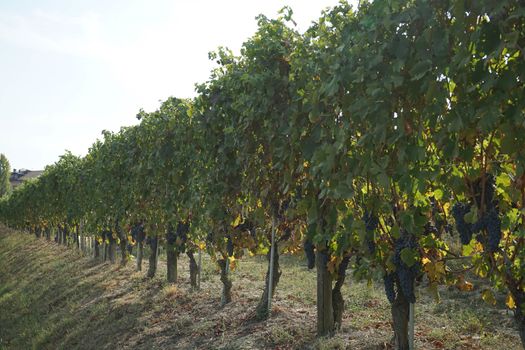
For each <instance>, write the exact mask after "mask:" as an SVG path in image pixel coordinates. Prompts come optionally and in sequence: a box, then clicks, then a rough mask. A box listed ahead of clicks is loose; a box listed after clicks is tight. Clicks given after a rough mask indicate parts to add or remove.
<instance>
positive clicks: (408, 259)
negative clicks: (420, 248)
mask: <svg viewBox="0 0 525 350" xmlns="http://www.w3.org/2000/svg"><path fill="white" fill-rule="evenodd" d="M399 256H400V257H401V260H402V261H403V262H404V263H405V264H406V265H407V266H408V267H411V266H412V265H414V264H415V263H416V262H417V261H418V259H419V254H418V253H417V252H416V251H415V250H414V249H412V248H403V249H402V250H401V252H400V253H399Z"/></svg>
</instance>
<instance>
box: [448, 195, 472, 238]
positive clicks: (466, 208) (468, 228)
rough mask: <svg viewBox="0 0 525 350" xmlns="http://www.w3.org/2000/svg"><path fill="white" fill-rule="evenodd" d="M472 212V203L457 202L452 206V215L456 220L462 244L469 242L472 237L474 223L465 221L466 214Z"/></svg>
mask: <svg viewBox="0 0 525 350" xmlns="http://www.w3.org/2000/svg"><path fill="white" fill-rule="evenodd" d="M468 212H470V204H465V203H461V202H459V203H456V204H454V206H453V207H452V216H453V217H454V220H455V221H456V229H457V230H458V232H459V238H460V239H461V243H462V244H469V242H470V240H471V239H472V225H471V224H469V223H468V222H466V221H465V214H467V213H468Z"/></svg>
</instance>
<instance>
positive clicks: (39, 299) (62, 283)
mask: <svg viewBox="0 0 525 350" xmlns="http://www.w3.org/2000/svg"><path fill="white" fill-rule="evenodd" d="M265 264H266V262H265V260H264V258H262V257H254V258H246V259H243V260H242V261H241V262H240V264H239V266H238V268H237V269H235V270H234V271H232V279H233V302H232V303H230V304H229V305H227V306H225V307H222V308H221V306H220V291H221V284H220V281H219V278H218V274H217V269H216V267H215V266H214V264H213V263H212V262H211V261H210V259H209V258H207V257H205V256H203V271H202V279H201V289H200V290H199V291H192V290H191V288H190V286H189V281H188V280H189V270H188V261H187V259H186V258H185V257H181V259H180V263H179V265H178V266H179V283H178V284H177V285H170V284H168V283H167V282H165V281H164V279H165V275H166V269H165V265H164V264H163V261H162V259H161V262H160V267H159V271H158V274H157V277H155V278H153V279H147V278H145V277H144V275H145V271H146V268H147V266H144V268H143V272H140V273H139V272H135V271H133V268H134V264H133V262H131V263H130V264H129V266H127V267H124V268H120V267H118V265H110V264H107V263H101V262H100V261H94V260H93V259H91V258H89V257H85V256H83V255H82V254H80V253H78V252H76V251H75V250H73V249H68V248H64V247H60V246H57V245H56V244H54V243H50V242H45V241H44V240H36V239H35V238H33V237H31V236H29V235H23V234H20V233H13V232H10V233H9V234H8V232H7V231H6V230H5V229H2V228H0V310H1V312H0V349H31V348H33V349H390V348H391V346H390V345H389V342H390V340H391V337H392V330H391V329H392V328H391V323H390V320H391V317H390V309H389V304H388V302H387V301H386V299H385V297H384V293H383V290H382V286H381V285H380V284H374V283H372V284H371V285H368V284H367V283H361V282H359V283H357V282H354V281H352V279H351V278H349V279H348V282H347V283H346V284H345V286H344V290H343V294H344V297H345V304H346V312H345V316H344V320H343V326H342V329H341V331H339V332H338V333H337V334H335V335H334V336H333V337H331V338H321V339H317V338H316V337H315V320H316V310H315V300H316V298H315V283H316V282H315V272H314V271H309V270H307V269H306V267H305V263H304V262H303V261H302V258H301V257H296V256H283V257H281V266H282V270H283V273H282V276H281V281H280V283H279V286H278V288H277V294H276V297H275V301H274V303H273V305H274V309H273V313H272V317H271V319H270V320H268V321H264V322H256V321H255V320H254V316H255V307H256V305H257V302H258V301H259V298H260V295H261V293H262V288H263V280H264V274H265V271H266V265H265ZM145 265H146V264H145ZM441 294H442V301H441V302H440V303H437V302H436V301H434V300H433V299H432V298H431V297H430V296H428V295H427V294H426V293H425V291H424V290H421V293H420V296H419V299H418V300H419V302H418V304H417V305H416V322H417V323H416V347H417V349H518V348H520V346H521V345H520V342H519V338H518V336H517V332H516V330H515V328H514V324H513V321H512V315H511V314H510V313H508V312H506V311H505V308H504V305H503V301H502V300H500V301H499V303H498V305H496V307H491V306H488V305H485V304H484V303H483V302H482V301H480V298H479V288H478V289H477V290H474V291H472V292H468V293H466V292H458V291H456V290H454V289H447V288H443V289H442V290H441Z"/></svg>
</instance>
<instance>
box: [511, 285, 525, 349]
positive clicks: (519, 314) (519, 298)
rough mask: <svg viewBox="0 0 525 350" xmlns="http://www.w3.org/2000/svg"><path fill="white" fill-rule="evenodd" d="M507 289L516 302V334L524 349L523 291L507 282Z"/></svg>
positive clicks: (524, 300)
mask: <svg viewBox="0 0 525 350" xmlns="http://www.w3.org/2000/svg"><path fill="white" fill-rule="evenodd" d="M509 290H510V293H511V294H512V298H513V299H514V303H515V304H516V309H515V310H514V320H515V322H516V325H517V326H518V334H519V335H520V339H521V346H522V347H523V349H525V313H524V312H523V307H525V292H523V291H522V290H520V289H519V288H518V287H517V286H516V285H515V284H514V283H509Z"/></svg>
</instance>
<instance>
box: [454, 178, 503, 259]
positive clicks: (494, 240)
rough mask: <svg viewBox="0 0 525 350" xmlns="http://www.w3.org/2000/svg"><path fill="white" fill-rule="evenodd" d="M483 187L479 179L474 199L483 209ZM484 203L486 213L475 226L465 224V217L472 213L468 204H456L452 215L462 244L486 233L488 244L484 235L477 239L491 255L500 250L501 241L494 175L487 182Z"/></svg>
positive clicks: (475, 186)
mask: <svg viewBox="0 0 525 350" xmlns="http://www.w3.org/2000/svg"><path fill="white" fill-rule="evenodd" d="M481 186H482V180H481V178H479V179H477V180H476V181H475V182H474V184H473V187H474V191H475V193H476V195H475V196H474V199H475V201H476V205H477V206H478V208H481V204H482V200H481V197H482V195H481V193H482V190H481ZM483 203H484V205H485V211H484V213H483V215H481V216H480V217H479V219H478V221H476V222H475V223H474V224H469V223H467V222H465V219H464V215H465V214H466V213H468V212H469V211H470V205H468V204H464V203H456V204H454V206H453V207H452V215H453V216H454V219H455V220H456V228H457V230H458V232H459V234H460V238H461V243H462V244H468V243H469V242H470V239H471V238H472V234H474V233H480V232H482V231H486V232H487V235H488V237H487V238H488V240H487V241H486V242H485V238H484V236H483V235H482V234H478V235H477V236H476V239H477V240H478V241H479V242H480V243H482V244H484V245H485V246H486V248H487V250H488V251H489V252H490V253H493V252H495V251H496V250H497V249H498V246H499V242H500V240H501V219H500V217H499V209H498V205H497V204H498V203H497V201H496V200H494V177H493V176H492V175H488V176H487V178H486V180H485V194H484V199H483ZM467 238H468V239H467Z"/></svg>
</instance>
